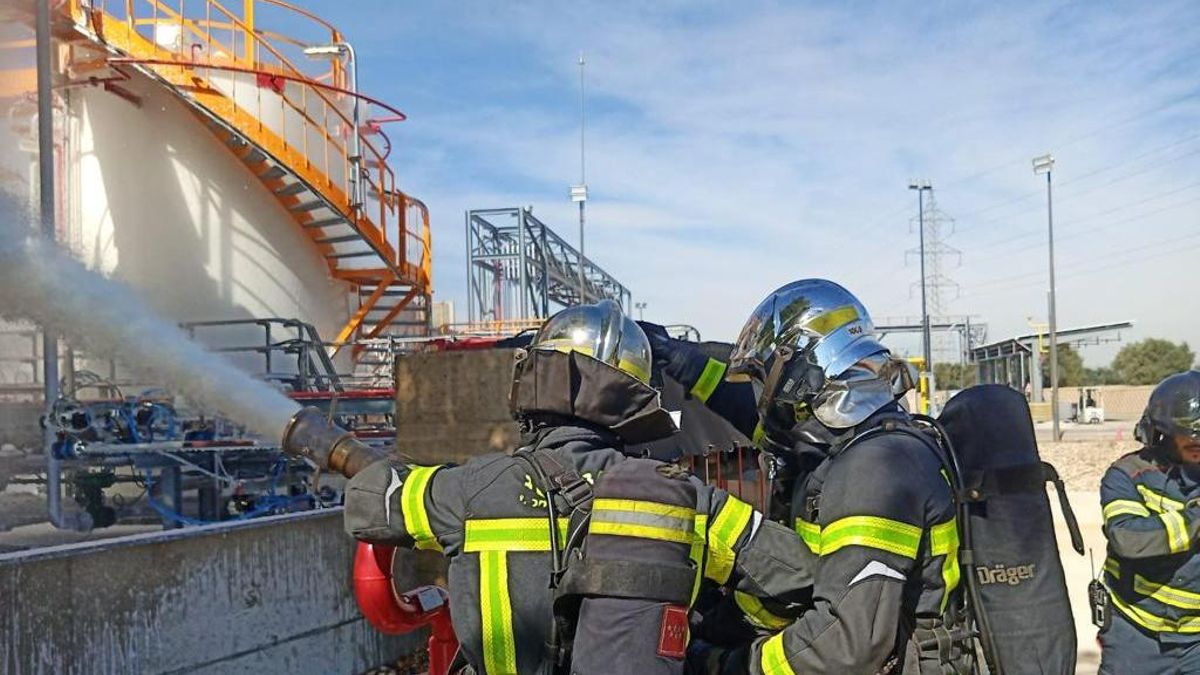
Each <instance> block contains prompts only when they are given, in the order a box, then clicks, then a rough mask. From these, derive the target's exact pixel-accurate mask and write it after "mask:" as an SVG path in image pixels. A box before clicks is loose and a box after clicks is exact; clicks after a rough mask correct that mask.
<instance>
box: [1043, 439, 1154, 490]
mask: <svg viewBox="0 0 1200 675" xmlns="http://www.w3.org/2000/svg"><path fill="white" fill-rule="evenodd" d="M1139 447H1141V444H1140V443H1138V442H1137V441H1132V440H1124V441H1117V440H1087V441H1063V442H1060V443H1051V442H1048V441H1042V442H1040V443H1039V444H1038V450H1039V451H1040V452H1041V455H1042V459H1043V460H1045V461H1047V462H1050V463H1051V464H1053V465H1054V468H1056V469H1058V475H1060V476H1062V479H1063V480H1064V481H1065V482H1066V484H1067V489H1068V490H1070V491H1073V492H1074V491H1080V492H1084V491H1087V492H1094V491H1097V490H1099V489H1100V478H1101V477H1103V476H1104V472H1105V471H1106V470H1107V469H1108V466H1109V465H1110V464H1112V463H1113V461H1114V460H1116V459H1117V458H1118V457H1120V456H1121V455H1124V454H1125V453H1127V452H1132V451H1134V450H1137V449H1138V448H1139Z"/></svg>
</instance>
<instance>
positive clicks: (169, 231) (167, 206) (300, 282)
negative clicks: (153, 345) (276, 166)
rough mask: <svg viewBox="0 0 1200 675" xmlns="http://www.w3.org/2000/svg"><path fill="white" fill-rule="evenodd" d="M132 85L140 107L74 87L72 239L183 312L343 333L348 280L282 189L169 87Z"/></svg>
mask: <svg viewBox="0 0 1200 675" xmlns="http://www.w3.org/2000/svg"><path fill="white" fill-rule="evenodd" d="M123 86H125V87H126V88H127V89H129V90H130V91H132V92H134V93H135V94H137V95H138V96H140V97H141V105H140V106H135V105H133V104H131V103H129V102H128V101H125V100H122V99H121V98H118V97H117V96H115V95H113V94H110V93H106V92H104V91H103V90H101V89H98V88H90V87H84V88H79V89H73V90H71V91H70V93H69V99H70V105H69V120H68V125H67V126H68V138H69V141H68V150H67V177H66V182H67V194H68V195H69V200H70V207H69V214H68V221H69V225H68V228H67V229H68V231H67V239H68V242H69V244H70V246H71V247H72V249H73V250H75V251H76V252H77V254H78V255H79V256H80V258H81V259H82V260H84V261H85V262H86V263H87V264H88V265H89V266H91V267H93V268H97V269H100V270H103V271H104V272H106V273H108V274H111V275H113V276H115V277H117V278H120V279H122V280H124V281H126V282H128V283H129V284H131V285H132V286H134V287H135V288H136V289H137V290H139V291H140V292H141V294H142V295H143V297H145V298H146V300H147V301H148V302H149V303H150V304H151V305H152V306H153V307H154V308H155V309H156V310H158V311H160V312H161V313H162V314H164V315H165V316H167V317H169V318H171V319H176V320H180V321H184V320H207V319H242V318H249V317H267V316H280V317H287V318H292V317H295V318H300V319H303V320H305V321H309V322H311V323H313V324H315V325H316V327H317V328H318V329H319V330H320V331H321V334H322V336H325V337H326V338H330V339H331V338H332V337H333V336H334V335H336V333H337V330H338V328H340V327H341V325H342V324H343V323H344V322H345V320H346V318H347V316H348V313H349V309H348V302H349V297H348V295H347V288H346V286H345V285H343V284H342V283H341V282H337V281H334V280H332V279H331V278H330V277H329V272H328V269H327V267H326V265H325V261H324V260H323V258H322V257H321V256H320V253H319V252H318V251H317V249H316V247H315V246H314V245H313V244H312V242H311V241H309V240H308V238H307V236H306V235H305V234H304V233H303V231H302V230H301V228H300V227H299V226H298V225H297V224H296V223H295V222H294V221H293V220H292V218H291V216H290V214H288V212H287V211H286V210H285V209H284V208H283V206H282V205H280V204H279V202H278V201H277V200H276V198H275V197H274V195H272V194H271V193H270V192H269V191H268V190H267V189H266V188H265V187H264V186H263V185H262V184H261V183H260V182H259V180H258V179H257V178H256V177H255V176H254V175H253V174H251V173H250V171H249V170H248V169H247V168H246V167H245V166H243V165H242V163H241V162H240V161H239V160H238V159H237V158H236V157H234V155H233V154H232V153H231V152H230V151H229V149H228V148H226V147H225V146H224V145H223V144H222V143H221V142H220V141H219V140H218V139H217V138H216V136H214V135H213V134H212V133H211V132H210V131H209V130H208V129H207V128H206V127H205V126H204V125H203V124H201V122H200V121H199V119H198V118H197V117H196V116H195V115H194V114H193V113H192V112H191V111H190V110H189V109H188V108H187V107H186V106H185V104H184V103H182V102H181V101H180V100H179V99H178V98H176V97H175V96H174V95H173V94H171V93H170V92H169V91H168V90H167V89H166V88H165V87H163V86H162V85H159V84H157V83H154V82H152V81H150V80H148V79H146V78H143V77H140V76H136V75H135V76H134V79H133V80H131V81H130V82H128V83H124V84H123ZM111 311H120V308H112V310H111ZM229 339H230V340H231V341H233V342H237V341H238V336H231V337H230V338H229Z"/></svg>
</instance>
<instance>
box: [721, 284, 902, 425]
mask: <svg viewBox="0 0 1200 675" xmlns="http://www.w3.org/2000/svg"><path fill="white" fill-rule="evenodd" d="M729 372H730V373H731V374H732V376H733V377H734V378H737V377H748V378H749V380H750V381H751V383H752V384H753V385H754V391H755V396H756V398H757V400H758V409H759V416H760V418H761V419H762V420H763V425H764V429H765V430H766V431H767V433H768V434H770V433H771V431H772V427H774V428H775V430H778V431H786V430H789V429H791V428H792V427H794V426H795V425H796V424H803V423H804V422H807V421H809V420H810V419H815V420H816V421H817V422H819V423H820V424H821V425H823V426H825V427H827V428H829V429H846V428H850V427H853V426H855V425H857V424H859V423H860V422H862V421H863V420H865V419H866V418H867V417H868V416H870V415H871V414H872V413H874V412H875V411H877V410H879V409H880V408H882V407H884V406H885V405H887V404H889V403H891V402H893V401H894V400H895V399H896V398H897V397H899V396H900V395H902V394H903V393H904V392H906V391H908V390H909V389H911V388H912V386H913V381H914V379H915V378H914V375H913V372H912V367H911V366H909V365H908V364H907V363H905V362H903V361H901V360H899V359H893V358H892V357H891V353H890V352H889V351H888V349H887V347H885V346H884V345H883V343H881V342H879V340H878V338H877V336H876V334H875V326H874V325H873V324H872V323H871V317H870V315H869V314H868V313H867V310H866V308H865V307H863V305H862V303H861V302H859V301H858V298H856V297H854V296H853V295H852V294H851V293H850V292H849V291H847V290H846V289H845V288H842V287H841V286H839V285H838V284H835V283H833V282H832V281H826V280H824V279H802V280H800V281H794V282H792V283H790V284H787V285H785V286H783V287H781V288H779V289H778V290H776V291H775V292H773V293H771V294H770V295H769V296H767V298H766V299H765V300H763V301H762V303H761V304H759V306H758V308H757V309H755V310H754V312H753V313H752V314H751V315H750V319H749V320H748V321H747V322H746V325H745V327H744V328H743V329H742V332H741V335H740V336H739V337H738V340H737V343H736V344H735V345H734V348H733V354H732V356H731V360H730V367H729Z"/></svg>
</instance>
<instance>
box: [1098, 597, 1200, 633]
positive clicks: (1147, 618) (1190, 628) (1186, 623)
mask: <svg viewBox="0 0 1200 675" xmlns="http://www.w3.org/2000/svg"><path fill="white" fill-rule="evenodd" d="M1109 596H1110V597H1111V598H1112V603H1113V606H1114V607H1116V608H1117V609H1118V610H1120V611H1121V613H1122V614H1124V615H1125V616H1126V617H1127V618H1128V619H1129V620H1130V621H1132V622H1134V623H1136V624H1138V625H1139V626H1141V627H1142V628H1145V629H1146V630H1148V631H1150V632H1152V633H1200V616H1185V617H1181V618H1179V619H1177V620H1176V619H1168V618H1166V617H1162V616H1158V615H1157V614H1151V613H1150V612H1147V611H1146V610H1144V609H1141V608H1139V607H1135V606H1133V605H1131V604H1129V603H1127V602H1125V601H1124V600H1122V599H1121V596H1120V595H1118V594H1117V593H1109Z"/></svg>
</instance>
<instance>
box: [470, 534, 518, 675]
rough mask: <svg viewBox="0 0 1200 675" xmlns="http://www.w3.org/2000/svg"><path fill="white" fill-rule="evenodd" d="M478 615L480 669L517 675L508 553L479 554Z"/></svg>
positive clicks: (490, 672)
mask: <svg viewBox="0 0 1200 675" xmlns="http://www.w3.org/2000/svg"><path fill="white" fill-rule="evenodd" d="M479 613H480V616H481V619H482V633H483V636H482V637H483V666H484V669H485V670H486V671H487V672H488V674H489V675H491V674H492V673H498V674H500V675H517V641H516V639H515V638H514V637H513V617H512V600H511V598H510V597H509V593H508V554H506V553H504V552H503V551H484V552H482V553H480V554H479Z"/></svg>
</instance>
